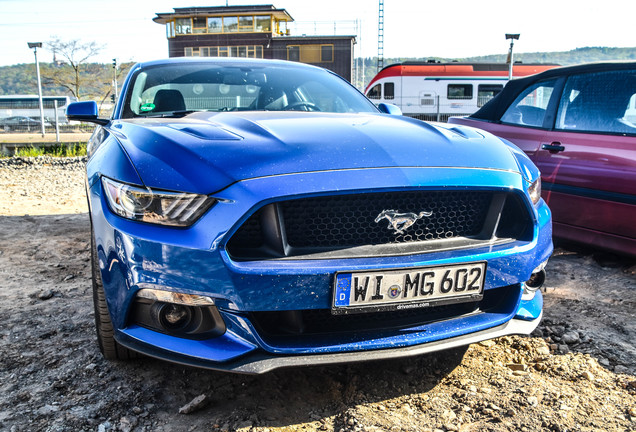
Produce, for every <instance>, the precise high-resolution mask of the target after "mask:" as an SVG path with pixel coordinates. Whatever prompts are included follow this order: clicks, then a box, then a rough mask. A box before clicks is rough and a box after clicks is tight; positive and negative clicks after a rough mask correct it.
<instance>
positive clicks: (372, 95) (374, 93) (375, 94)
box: [367, 84, 382, 99]
mask: <svg viewBox="0 0 636 432" xmlns="http://www.w3.org/2000/svg"><path fill="white" fill-rule="evenodd" d="M367 97H368V98H369V99H380V98H381V97H382V84H376V85H374V86H373V87H371V90H369V92H368V93H367Z"/></svg>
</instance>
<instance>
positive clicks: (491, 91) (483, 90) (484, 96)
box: [477, 84, 503, 107]
mask: <svg viewBox="0 0 636 432" xmlns="http://www.w3.org/2000/svg"><path fill="white" fill-rule="evenodd" d="M502 90H503V84H479V85H478V86H477V106H479V107H480V106H484V105H485V104H486V102H488V101H489V100H490V99H492V98H494V97H495V96H497V95H498V94H499V93H501V91H502Z"/></svg>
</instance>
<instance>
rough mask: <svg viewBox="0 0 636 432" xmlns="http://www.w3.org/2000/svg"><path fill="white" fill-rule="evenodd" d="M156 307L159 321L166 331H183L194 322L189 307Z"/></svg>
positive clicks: (162, 304)
mask: <svg viewBox="0 0 636 432" xmlns="http://www.w3.org/2000/svg"><path fill="white" fill-rule="evenodd" d="M155 305H156V306H157V307H156V312H155V313H156V317H157V321H159V324H161V326H162V327H163V328H164V329H166V330H170V331H176V330H183V329H185V328H186V327H187V326H188V325H189V324H190V322H191V320H192V312H191V310H190V308H189V307H188V306H183V305H180V304H174V303H156V304H155Z"/></svg>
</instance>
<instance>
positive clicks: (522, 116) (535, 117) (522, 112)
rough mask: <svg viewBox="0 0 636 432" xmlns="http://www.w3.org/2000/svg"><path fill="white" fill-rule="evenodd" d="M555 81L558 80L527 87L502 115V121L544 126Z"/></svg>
mask: <svg viewBox="0 0 636 432" xmlns="http://www.w3.org/2000/svg"><path fill="white" fill-rule="evenodd" d="M555 83H556V80H549V81H543V82H540V83H536V84H533V85H532V86H530V87H528V88H527V89H525V90H524V91H523V92H521V94H520V95H519V96H517V99H515V101H514V102H513V103H512V105H510V106H509V107H508V109H507V110H506V112H505V113H504V115H503V116H501V122H502V123H509V124H515V125H521V126H534V127H541V126H543V120H544V118H545V115H546V109H547V107H548V102H550V97H551V96H552V92H553V90H554V85H555Z"/></svg>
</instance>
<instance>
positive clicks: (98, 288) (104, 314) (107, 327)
mask: <svg viewBox="0 0 636 432" xmlns="http://www.w3.org/2000/svg"><path fill="white" fill-rule="evenodd" d="M91 273H92V276H93V305H94V306H95V327H96V330H97V342H98V343H99V350H100V351H101V352H102V354H103V356H104V358H106V359H107V360H130V359H133V358H137V356H138V354H137V353H136V352H135V351H131V350H129V349H128V348H126V347H124V346H122V345H120V344H119V343H118V342H117V341H116V340H115V330H114V328H113V323H112V321H111V319H110V313H109V312H108V305H107V304H106V295H105V294H104V285H103V283H102V277H101V272H100V270H99V257H98V255H97V249H96V246H95V237H94V235H93V234H92V233H91Z"/></svg>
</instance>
